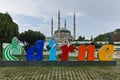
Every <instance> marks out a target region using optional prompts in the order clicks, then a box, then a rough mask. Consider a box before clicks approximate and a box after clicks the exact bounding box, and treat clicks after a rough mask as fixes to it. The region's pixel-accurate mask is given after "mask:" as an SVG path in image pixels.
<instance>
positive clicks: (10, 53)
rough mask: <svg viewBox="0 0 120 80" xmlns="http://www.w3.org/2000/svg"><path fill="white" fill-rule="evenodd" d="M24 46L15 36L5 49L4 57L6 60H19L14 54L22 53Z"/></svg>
mask: <svg viewBox="0 0 120 80" xmlns="http://www.w3.org/2000/svg"><path fill="white" fill-rule="evenodd" d="M22 53H23V48H22V47H21V46H20V45H19V44H18V39H17V38H16V37H14V38H13V39H12V44H10V45H8V46H7V47H6V48H5V49H4V51H3V59H4V60H6V61H18V60H19V59H18V58H17V57H15V56H14V55H21V54H22Z"/></svg>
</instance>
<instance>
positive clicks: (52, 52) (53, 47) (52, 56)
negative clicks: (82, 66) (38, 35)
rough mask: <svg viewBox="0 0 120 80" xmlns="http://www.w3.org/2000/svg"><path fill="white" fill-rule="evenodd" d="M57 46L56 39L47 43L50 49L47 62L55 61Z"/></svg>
mask: <svg viewBox="0 0 120 80" xmlns="http://www.w3.org/2000/svg"><path fill="white" fill-rule="evenodd" d="M57 46H58V43H57V41H56V39H55V38H54V37H52V38H51V39H50V41H49V48H50V49H49V52H50V56H49V60H50V61H54V60H56V50H57Z"/></svg>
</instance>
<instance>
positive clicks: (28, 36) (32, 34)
mask: <svg viewBox="0 0 120 80" xmlns="http://www.w3.org/2000/svg"><path fill="white" fill-rule="evenodd" d="M19 39H20V41H22V42H23V43H24V42H26V43H27V45H26V46H27V47H26V49H27V48H28V47H29V46H31V45H33V44H34V43H35V42H36V41H37V40H41V39H42V40H45V36H44V35H43V34H42V33H40V32H39V31H33V30H28V31H25V32H23V33H21V34H20V36H19Z"/></svg>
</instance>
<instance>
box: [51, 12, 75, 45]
mask: <svg viewBox="0 0 120 80" xmlns="http://www.w3.org/2000/svg"><path fill="white" fill-rule="evenodd" d="M53 25H54V24H53V18H52V19H51V37H55V38H56V39H57V41H58V42H60V43H64V42H69V41H72V40H75V39H76V16H75V13H74V15H73V35H72V34H71V31H69V30H68V29H67V28H66V19H65V21H64V28H61V26H60V11H58V29H57V30H56V31H55V32H53V29H54V27H53Z"/></svg>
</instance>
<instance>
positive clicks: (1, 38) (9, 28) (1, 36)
mask: <svg viewBox="0 0 120 80" xmlns="http://www.w3.org/2000/svg"><path fill="white" fill-rule="evenodd" d="M18 35H19V32H18V25H17V24H16V23H14V22H13V20H12V18H11V16H10V15H9V14H8V13H5V14H3V13H0V55H1V54H2V43H9V42H11V40H12V38H13V37H14V36H16V37H17V36H18Z"/></svg>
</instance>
